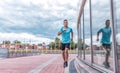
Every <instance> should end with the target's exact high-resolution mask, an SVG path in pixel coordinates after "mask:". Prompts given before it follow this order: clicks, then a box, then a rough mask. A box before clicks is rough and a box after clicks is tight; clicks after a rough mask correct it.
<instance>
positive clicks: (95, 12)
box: [91, 0, 113, 71]
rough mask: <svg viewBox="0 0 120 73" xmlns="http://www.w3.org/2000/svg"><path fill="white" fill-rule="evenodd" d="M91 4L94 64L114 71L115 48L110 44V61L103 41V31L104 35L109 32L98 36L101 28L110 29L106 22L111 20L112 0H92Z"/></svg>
mask: <svg viewBox="0 0 120 73" xmlns="http://www.w3.org/2000/svg"><path fill="white" fill-rule="evenodd" d="M95 2H96V3H95ZM91 5H92V38H93V40H92V43H93V45H92V46H93V55H94V58H93V59H94V64H96V65H98V66H100V67H104V68H106V69H109V70H112V71H113V49H112V47H111V46H110V48H111V51H110V56H109V59H108V62H106V54H107V51H106V49H107V48H106V42H101V41H102V35H103V33H105V35H104V36H106V37H107V36H108V34H107V32H106V31H102V32H101V33H100V34H99V38H97V32H98V31H100V30H101V29H102V30H105V29H108V28H106V24H105V23H106V20H111V19H110V18H111V10H110V0H104V1H103V0H97V1H96V0H92V3H91ZM111 28H112V27H111V26H110V30H112V29H111ZM108 37H109V36H108ZM97 39H99V40H97ZM103 41H104V40H103ZM111 42H112V36H111ZM103 44H104V45H103ZM110 48H109V49H110ZM107 64H109V65H110V67H108V66H107Z"/></svg>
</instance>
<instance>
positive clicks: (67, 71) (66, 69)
mask: <svg viewBox="0 0 120 73" xmlns="http://www.w3.org/2000/svg"><path fill="white" fill-rule="evenodd" d="M74 59H75V58H73V59H71V60H70V61H69V62H68V67H66V68H65V69H64V73H70V72H69V66H70V63H71V61H72V60H74Z"/></svg>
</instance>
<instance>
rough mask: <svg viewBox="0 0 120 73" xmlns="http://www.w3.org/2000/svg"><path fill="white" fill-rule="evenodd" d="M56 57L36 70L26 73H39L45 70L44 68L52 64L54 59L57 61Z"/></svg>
mask: <svg viewBox="0 0 120 73" xmlns="http://www.w3.org/2000/svg"><path fill="white" fill-rule="evenodd" d="M57 58H58V56H55V57H54V58H52V59H51V60H49V61H47V62H45V63H43V64H42V65H40V66H38V67H37V68H35V69H33V70H31V71H29V72H28V73H40V71H41V70H42V69H43V68H45V67H46V66H48V65H49V64H50V63H52V62H53V61H54V60H55V59H57Z"/></svg>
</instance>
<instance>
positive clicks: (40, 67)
mask: <svg viewBox="0 0 120 73" xmlns="http://www.w3.org/2000/svg"><path fill="white" fill-rule="evenodd" d="M75 57H76V55H75V54H70V55H69V60H71V59H73V58H75ZM0 73H64V68H63V60H62V56H61V55H60V54H42V55H39V56H31V57H22V58H11V59H1V60H0Z"/></svg>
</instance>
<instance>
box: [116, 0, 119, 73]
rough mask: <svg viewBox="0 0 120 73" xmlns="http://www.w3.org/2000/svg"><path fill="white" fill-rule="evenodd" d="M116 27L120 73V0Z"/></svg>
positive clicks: (117, 4) (117, 8)
mask: <svg viewBox="0 0 120 73" xmlns="http://www.w3.org/2000/svg"><path fill="white" fill-rule="evenodd" d="M115 10H116V11H115V14H116V19H115V21H116V22H115V24H116V25H115V26H116V40H117V41H116V42H117V58H118V66H119V68H118V69H119V73H120V0H115Z"/></svg>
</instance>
